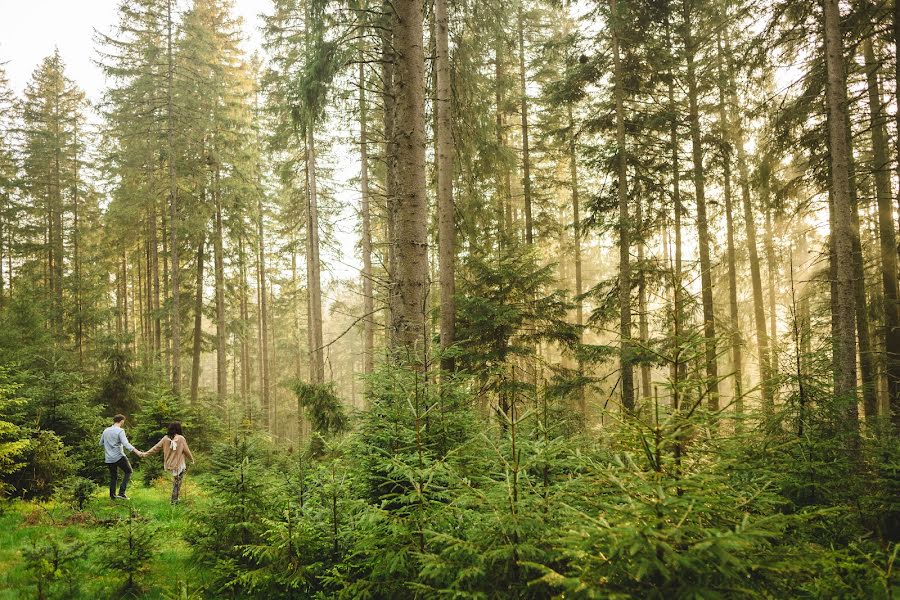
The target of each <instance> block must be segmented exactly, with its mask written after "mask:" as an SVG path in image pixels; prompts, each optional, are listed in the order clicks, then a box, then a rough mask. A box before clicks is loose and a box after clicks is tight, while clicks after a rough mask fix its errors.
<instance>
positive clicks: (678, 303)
mask: <svg viewBox="0 0 900 600" xmlns="http://www.w3.org/2000/svg"><path fill="white" fill-rule="evenodd" d="M665 26H666V42H667V44H666V45H667V46H668V47H669V48H672V38H671V31H670V25H669V20H668V16H666V23H665ZM670 58H671V60H672V62H673V63H674V62H675V55H674V52H672V55H671V57H670ZM667 79H668V85H667V88H668V89H667V92H668V101H669V103H668V106H669V119H670V122H669V146H670V149H671V152H672V204H673V212H674V216H675V223H674V226H675V266H674V272H673V274H672V278H673V281H672V295H673V302H674V307H673V311H672V321H673V324H672V329H673V333H674V338H675V343H674V347H675V352H674V355H673V357H672V362H673V377H672V380H673V390H672V408H673V409H675V410H678V409H679V408H680V406H679V400H680V390H679V389H678V382H680V381H685V380H686V379H687V362H686V361H684V360H683V357H682V350H681V344H682V342H683V341H684V340H683V338H684V282H683V276H682V264H681V263H682V249H681V244H682V241H681V240H682V232H681V215H682V214H683V212H684V210H683V208H682V206H681V161H680V160H679V153H678V114H679V107H678V105H676V103H675V74H674V73H673V72H672V67H671V66H670V67H669V69H668V72H667Z"/></svg>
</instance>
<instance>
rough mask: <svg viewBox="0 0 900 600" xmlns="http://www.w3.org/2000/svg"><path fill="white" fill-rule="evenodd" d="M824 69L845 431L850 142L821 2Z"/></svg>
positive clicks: (854, 415) (828, 13)
mask: <svg viewBox="0 0 900 600" xmlns="http://www.w3.org/2000/svg"><path fill="white" fill-rule="evenodd" d="M824 7H825V9H824V33H825V65H826V71H827V85H826V101H827V105H828V116H829V119H828V139H829V150H830V154H831V187H832V189H833V193H834V219H833V222H834V226H835V229H834V232H833V234H832V237H833V240H834V246H835V263H836V265H835V266H836V273H835V275H836V293H837V297H836V299H835V300H836V302H835V313H836V314H835V325H836V331H835V334H836V340H835V348H834V357H833V361H832V367H833V369H834V372H835V390H834V391H835V393H836V394H837V395H838V396H842V397H845V398H847V399H848V400H850V401H849V402H848V405H847V425H848V427H849V428H851V429H854V430H855V429H856V428H858V423H859V414H858V409H857V406H856V402H855V400H854V397H855V387H856V331H855V329H856V327H855V323H854V317H855V312H856V298H855V293H854V281H853V277H854V273H853V230H852V212H853V211H852V204H851V198H850V170H849V160H850V156H849V140H848V139H847V123H848V121H847V98H846V97H847V89H846V87H845V84H844V82H845V77H844V56H843V42H842V40H841V29H840V11H839V8H838V0H824Z"/></svg>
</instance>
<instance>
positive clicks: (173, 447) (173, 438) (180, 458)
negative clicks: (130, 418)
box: [138, 421, 194, 504]
mask: <svg viewBox="0 0 900 600" xmlns="http://www.w3.org/2000/svg"><path fill="white" fill-rule="evenodd" d="M160 449H161V450H162V453H163V465H164V466H165V469H166V471H168V472H169V473H171V474H172V475H173V476H174V477H175V479H174V480H173V482H172V504H178V493H179V492H180V491H181V482H182V480H183V479H184V471H185V469H187V465H186V464H185V461H184V459H185V457H187V458H190V459H191V464H194V455H193V454H191V449H190V448H188V443H187V440H186V439H184V436H183V435H182V434H181V423H179V422H178V421H175V422H174V423H170V424H169V432H168V433H167V434H166V436H165V437H163V439H161V440H159V441H158V442H156V445H155V446H153V447H152V448H150V449H149V450H147V451H146V452H139V453H138V455H139V456H142V457H143V456H149V455H151V454H153V453H154V452H156V451H157V450H160Z"/></svg>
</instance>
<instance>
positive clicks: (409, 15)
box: [392, 0, 428, 365]
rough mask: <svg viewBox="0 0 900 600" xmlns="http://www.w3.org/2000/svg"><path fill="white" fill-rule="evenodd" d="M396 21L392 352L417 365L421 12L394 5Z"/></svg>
mask: <svg viewBox="0 0 900 600" xmlns="http://www.w3.org/2000/svg"><path fill="white" fill-rule="evenodd" d="M393 6H394V10H395V13H396V19H395V20H394V27H393V32H394V50H395V52H396V54H397V62H396V66H395V74H394V75H395V77H394V90H395V103H396V104H395V117H396V118H395V121H394V131H393V139H394V144H395V146H396V149H395V151H396V163H395V164H394V165H393V166H394V170H395V172H396V211H395V212H396V225H395V232H394V233H395V238H396V239H395V244H394V245H395V248H396V253H395V259H396V261H397V266H396V269H395V273H394V275H395V278H396V279H395V286H396V296H397V300H396V303H395V308H396V312H395V314H394V315H393V319H392V320H393V323H392V325H393V330H394V338H395V347H396V349H397V350H402V351H405V352H406V356H403V357H402V358H405V359H409V360H410V361H411V362H412V363H413V364H416V365H421V361H422V356H423V352H424V347H423V346H424V344H425V341H426V340H425V337H426V329H425V308H426V304H425V296H426V293H427V289H428V205H427V201H426V197H425V171H426V169H425V114H424V104H425V103H424V94H425V57H424V54H423V49H422V44H423V43H422V40H423V38H422V19H423V6H422V4H421V2H417V1H415V0H396V1H395V2H394V3H393Z"/></svg>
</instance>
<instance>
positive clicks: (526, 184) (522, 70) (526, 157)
mask: <svg viewBox="0 0 900 600" xmlns="http://www.w3.org/2000/svg"><path fill="white" fill-rule="evenodd" d="M522 2H523V0H519V3H518V4H517V11H518V12H517V23H518V30H519V94H520V95H521V98H520V101H521V116H522V188H523V190H524V194H525V243H527V244H528V245H529V246H530V245H531V244H533V243H534V225H533V220H532V216H531V155H530V150H531V149H530V148H529V146H528V90H527V69H526V66H525V22H524V20H523V16H522Z"/></svg>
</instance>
